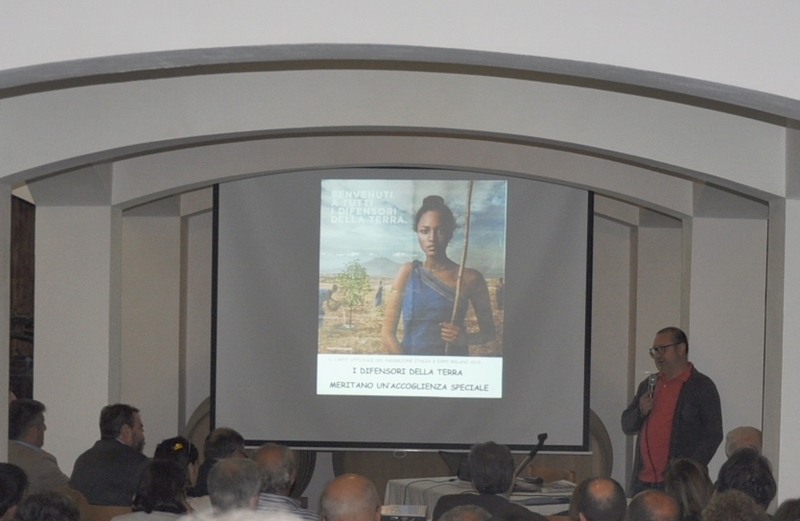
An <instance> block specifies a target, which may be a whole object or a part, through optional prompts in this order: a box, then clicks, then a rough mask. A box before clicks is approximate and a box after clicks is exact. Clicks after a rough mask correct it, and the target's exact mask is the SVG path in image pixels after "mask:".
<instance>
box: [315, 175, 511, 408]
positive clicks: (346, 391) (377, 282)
mask: <svg viewBox="0 0 800 521" xmlns="http://www.w3.org/2000/svg"><path fill="white" fill-rule="evenodd" d="M320 193H321V202H320V250H319V290H318V292H319V293H318V296H319V309H318V312H319V316H318V342H317V350H318V355H317V393H318V394H321V395H368V396H435V397H460V398H500V397H502V375H503V358H502V356H503V333H502V332H503V304H504V293H505V290H504V285H503V279H504V276H505V255H506V248H505V241H506V214H507V212H506V209H507V208H506V201H507V181H505V180H479V181H470V180H396V179H394V180H386V179H384V180H375V179H323V180H322V181H321V187H320Z"/></svg>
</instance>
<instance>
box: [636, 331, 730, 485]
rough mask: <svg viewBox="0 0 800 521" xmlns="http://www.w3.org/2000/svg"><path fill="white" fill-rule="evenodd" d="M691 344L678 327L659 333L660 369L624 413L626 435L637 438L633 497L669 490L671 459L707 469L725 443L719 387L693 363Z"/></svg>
mask: <svg viewBox="0 0 800 521" xmlns="http://www.w3.org/2000/svg"><path fill="white" fill-rule="evenodd" d="M688 353H689V341H688V340H687V339H686V334H685V333H684V332H683V331H681V330H680V329H678V328H677V327H667V328H664V329H662V330H661V331H659V332H658V333H657V334H656V338H655V340H654V341H653V347H652V348H651V349H650V356H651V357H653V360H654V361H655V363H656V367H657V368H658V374H657V375H651V376H650V377H649V378H646V379H645V380H644V381H642V383H641V384H639V389H638V390H637V392H636V396H634V398H633V401H631V403H630V405H629V406H628V408H627V409H625V411H624V412H623V413H622V430H623V432H625V434H638V435H639V437H638V440H637V444H636V445H637V451H636V458H635V460H634V465H633V476H632V479H631V487H630V490H629V491H628V495H629V496H631V497H632V496H635V495H636V494H637V493H639V492H641V491H643V490H647V489H651V488H658V489H662V488H663V487H664V470H665V469H666V467H667V464H668V463H669V461H670V460H672V459H675V458H692V459H694V460H696V461H698V462H699V463H701V464H703V465H708V462H709V461H711V458H712V457H713V456H714V453H715V452H717V447H719V444H720V442H721V441H722V411H721V408H720V402H719V393H717V387H716V386H715V385H714V382H712V381H711V379H710V378H709V377H707V376H706V375H704V374H702V373H700V372H699V371H698V370H697V369H695V368H694V366H693V365H692V363H691V362H689V360H688Z"/></svg>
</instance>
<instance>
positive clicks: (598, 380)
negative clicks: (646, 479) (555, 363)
mask: <svg viewBox="0 0 800 521" xmlns="http://www.w3.org/2000/svg"><path fill="white" fill-rule="evenodd" d="M633 233H634V227H633V226H632V225H631V224H628V223H625V222H619V221H615V220H612V219H609V218H606V217H601V216H596V217H595V220H594V263H595V270H594V273H593V276H592V300H593V302H594V306H593V308H592V366H591V371H592V374H591V389H590V392H591V408H592V410H594V412H595V413H597V415H598V416H599V417H600V419H601V420H603V423H604V424H605V426H606V430H608V433H609V435H610V437H611V446H612V449H613V451H614V466H613V468H612V477H613V478H614V479H616V480H617V481H619V482H620V483H623V484H627V481H626V469H627V468H628V467H629V465H627V464H626V461H627V458H626V450H625V445H626V443H625V442H626V440H625V437H624V436H622V435H621V432H620V429H619V421H620V414H621V412H622V410H623V409H625V407H626V406H627V405H628V399H629V393H628V388H627V386H626V385H620V383H623V380H624V375H625V373H626V367H625V363H624V361H626V360H628V354H629V351H630V349H631V343H632V332H633V328H634V324H635V319H636V316H635V313H634V306H635V300H632V298H631V297H632V296H633V295H634V292H633V290H632V288H633V282H634V280H633V276H632V271H633V270H634V269H635V255H633V254H632V251H631V250H632V248H635V242H633V241H632V240H631V238H632V236H633Z"/></svg>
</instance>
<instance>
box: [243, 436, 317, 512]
mask: <svg viewBox="0 0 800 521" xmlns="http://www.w3.org/2000/svg"><path fill="white" fill-rule="evenodd" d="M253 459H254V460H255V462H256V463H257V464H258V466H259V467H260V468H261V494H259V496H258V506H257V507H256V510H260V511H263V512H271V513H277V512H288V513H291V514H295V515H297V516H299V517H301V518H302V519H305V520H307V521H319V516H318V515H317V514H315V513H314V512H309V511H308V510H306V509H305V508H302V507H301V506H300V502H299V501H297V500H296V499H295V498H293V497H290V496H289V492H290V491H291V489H292V485H294V482H295V480H296V479H297V460H296V458H295V456H294V452H292V450H291V449H290V448H289V447H285V446H283V445H278V444H276V443H266V444H264V445H262V446H261V447H259V448H258V450H256V452H255V454H253Z"/></svg>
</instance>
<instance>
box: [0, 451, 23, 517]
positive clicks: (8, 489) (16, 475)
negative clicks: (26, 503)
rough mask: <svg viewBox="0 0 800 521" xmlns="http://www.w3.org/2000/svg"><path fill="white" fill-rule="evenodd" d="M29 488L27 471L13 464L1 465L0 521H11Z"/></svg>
mask: <svg viewBox="0 0 800 521" xmlns="http://www.w3.org/2000/svg"><path fill="white" fill-rule="evenodd" d="M27 488H28V478H27V477H26V476H25V471H24V470H22V469H21V468H19V467H18V466H16V465H13V464H11V463H0V521H11V520H12V519H14V516H15V515H16V513H17V506H18V505H19V503H20V501H22V496H24V495H25V491H26V490H27Z"/></svg>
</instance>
